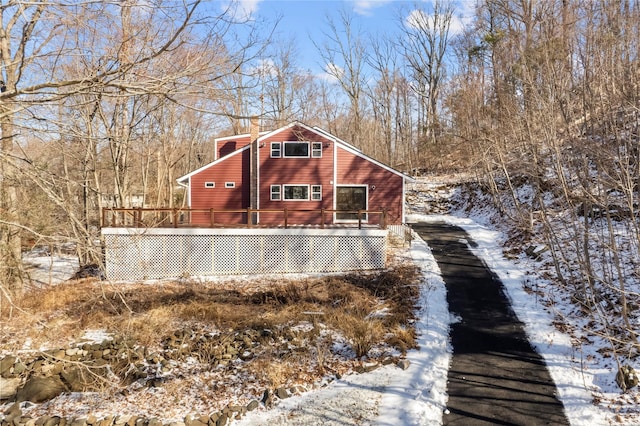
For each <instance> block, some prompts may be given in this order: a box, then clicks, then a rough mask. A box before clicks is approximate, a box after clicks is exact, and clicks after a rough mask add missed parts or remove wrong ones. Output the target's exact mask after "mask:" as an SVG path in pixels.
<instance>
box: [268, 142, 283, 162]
mask: <svg viewBox="0 0 640 426" xmlns="http://www.w3.org/2000/svg"><path fill="white" fill-rule="evenodd" d="M274 152H277V154H276V155H274ZM270 153H271V158H282V142H271V151H270Z"/></svg>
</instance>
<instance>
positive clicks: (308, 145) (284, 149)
mask: <svg viewBox="0 0 640 426" xmlns="http://www.w3.org/2000/svg"><path fill="white" fill-rule="evenodd" d="M293 143H297V144H303V143H305V144H307V155H287V149H286V145H287V144H293ZM282 158H311V142H309V141H283V142H282Z"/></svg>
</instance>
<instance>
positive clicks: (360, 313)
mask: <svg viewBox="0 0 640 426" xmlns="http://www.w3.org/2000/svg"><path fill="white" fill-rule="evenodd" d="M417 277H418V272H417V269H416V268H414V267H410V266H399V267H396V268H394V269H392V270H387V271H382V272H376V273H370V274H361V275H355V274H350V275H344V276H326V277H321V278H308V279H301V280H296V281H285V280H281V281H275V280H271V281H254V282H224V283H195V282H193V283H189V282H166V283H157V284H153V285H150V284H126V285H125V284H118V285H112V284H109V283H102V282H95V281H94V282H91V281H83V282H72V283H66V284H62V285H58V286H53V287H50V288H48V289H46V290H34V291H32V292H30V293H27V294H25V295H24V297H22V298H21V299H20V300H14V301H13V303H14V306H15V308H16V309H11V310H9V309H2V311H1V312H0V320H1V321H0V323H1V325H0V335H1V336H2V342H1V343H2V345H3V348H4V349H5V350H8V351H17V350H18V348H22V347H24V346H25V344H27V343H28V342H29V344H30V346H31V347H35V348H37V347H43V346H46V347H49V348H58V347H67V346H68V344H69V342H73V341H76V342H77V341H79V340H80V339H81V337H82V336H83V335H84V334H85V333H86V331H87V330H92V329H100V330H105V331H106V332H108V333H111V334H113V335H118V336H121V337H122V338H123V339H126V340H127V341H130V342H135V344H136V345H141V346H144V347H147V348H150V349H151V350H154V349H155V348H158V347H160V346H161V345H162V342H163V339H165V338H166V337H167V336H168V335H170V334H171V333H172V332H174V331H175V330H182V329H185V328H189V329H192V330H199V331H202V332H218V333H230V334H233V333H247V332H252V333H253V334H252V335H254V336H256V337H255V343H254V344H255V345H256V349H255V350H254V355H253V356H252V359H250V360H247V361H246V362H245V367H244V368H245V369H246V371H247V372H248V373H251V374H252V375H253V376H254V377H255V378H256V379H257V380H258V381H259V382H262V383H265V384H266V385H268V386H271V387H277V386H280V385H283V384H285V383H291V382H292V381H293V382H295V381H298V382H300V381H304V380H308V379H309V376H310V375H311V376H313V375H315V376H316V377H317V376H318V375H322V374H325V373H327V372H331V371H333V372H337V371H340V370H341V369H342V370H344V368H345V367H341V366H340V365H338V364H336V362H337V361H336V356H337V355H336V354H334V353H332V344H333V341H334V339H335V338H336V337H340V336H341V338H344V339H345V340H346V341H347V342H348V343H349V344H350V346H351V349H352V351H353V353H354V354H355V356H356V357H357V358H358V359H359V358H363V357H369V358H371V357H375V356H381V355H380V354H381V353H387V354H388V353H390V352H391V351H397V352H401V353H404V352H405V351H406V350H407V349H409V348H412V347H415V331H414V330H413V328H412V322H413V319H414V310H415V303H416V301H417V298H418V287H417ZM207 345H209V346H211V344H199V345H195V344H194V345H193V346H192V347H191V350H192V351H193V354H194V357H195V358H196V359H198V360H199V361H200V362H202V363H204V364H206V363H207V362H210V361H211V353H212V352H213V351H214V350H215V348H214V347H209V346H207ZM374 347H376V348H381V347H382V348H383V349H382V350H377V351H375V353H374V354H372V351H371V349H372V348H374ZM385 348H386V349H385ZM340 356H344V354H342V355H340ZM351 361H353V358H352V359H351V360H349V359H348V357H347V358H345V362H351ZM125 367H126V365H123V366H122V368H125Z"/></svg>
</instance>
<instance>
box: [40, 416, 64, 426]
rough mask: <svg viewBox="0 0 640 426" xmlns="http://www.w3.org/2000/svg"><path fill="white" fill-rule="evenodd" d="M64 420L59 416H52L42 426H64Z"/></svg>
mask: <svg viewBox="0 0 640 426" xmlns="http://www.w3.org/2000/svg"><path fill="white" fill-rule="evenodd" d="M63 420H64V419H62V418H61V417H59V416H52V417H49V418H48V419H47V420H46V421H45V422H44V423H43V424H42V426H64V424H65V423H66V422H64V423H63Z"/></svg>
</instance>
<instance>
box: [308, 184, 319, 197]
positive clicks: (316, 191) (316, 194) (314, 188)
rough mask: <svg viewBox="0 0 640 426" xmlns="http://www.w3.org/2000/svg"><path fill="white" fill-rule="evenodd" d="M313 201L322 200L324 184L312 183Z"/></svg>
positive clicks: (311, 194)
mask: <svg viewBox="0 0 640 426" xmlns="http://www.w3.org/2000/svg"><path fill="white" fill-rule="evenodd" d="M309 192H310V196H311V201H322V185H311V189H310V191H309Z"/></svg>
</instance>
